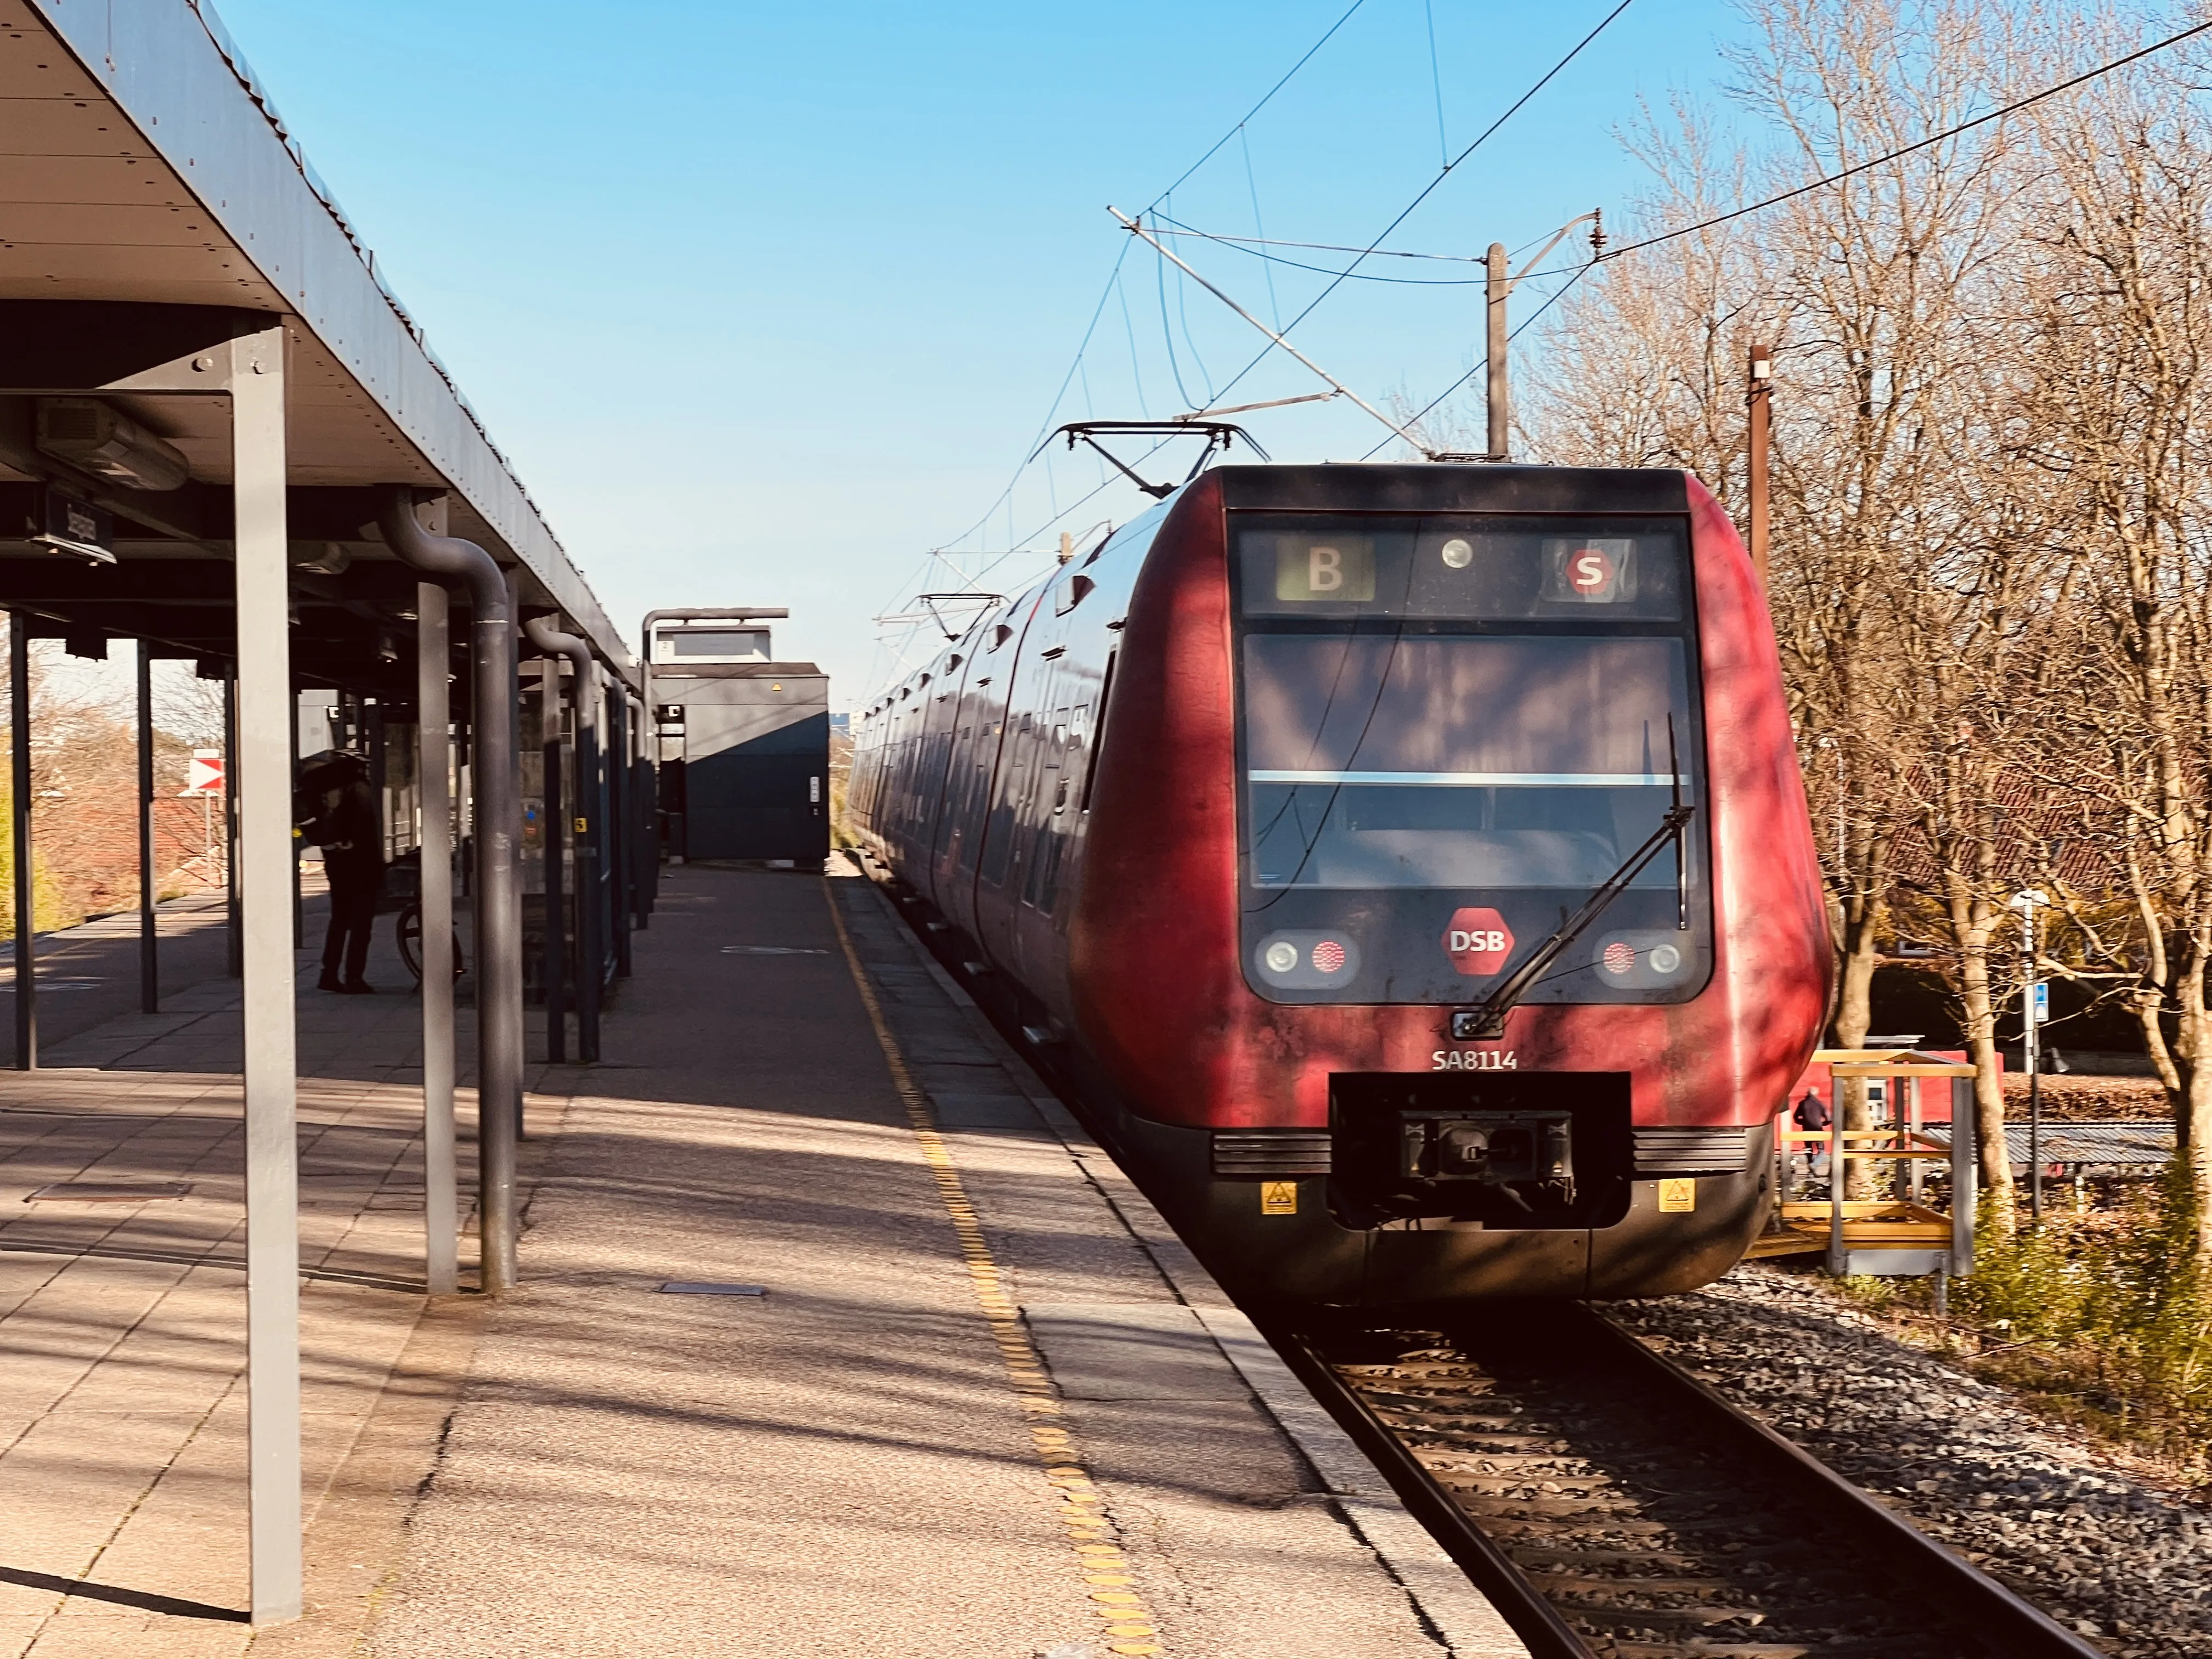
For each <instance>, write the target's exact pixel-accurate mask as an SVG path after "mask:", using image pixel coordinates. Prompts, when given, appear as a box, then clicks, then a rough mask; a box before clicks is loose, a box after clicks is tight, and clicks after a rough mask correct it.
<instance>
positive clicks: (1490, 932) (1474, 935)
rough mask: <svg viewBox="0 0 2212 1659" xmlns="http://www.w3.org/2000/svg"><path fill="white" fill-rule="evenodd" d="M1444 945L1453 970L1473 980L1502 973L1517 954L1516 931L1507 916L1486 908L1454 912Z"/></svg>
mask: <svg viewBox="0 0 2212 1659" xmlns="http://www.w3.org/2000/svg"><path fill="white" fill-rule="evenodd" d="M1443 947H1444V954H1445V955H1446V956H1448V957H1450V958H1451V963H1452V967H1453V968H1454V969H1455V970H1456V971H1457V972H1459V973H1461V974H1463V975H1466V976H1467V977H1468V978H1469V979H1481V978H1484V977H1486V976H1487V975H1491V974H1495V973H1498V972H1500V971H1502V970H1503V969H1504V966H1505V959H1506V958H1507V957H1510V956H1511V955H1512V954H1513V930H1512V929H1511V928H1510V927H1507V926H1506V925H1505V918H1504V916H1501V915H1498V912H1497V911H1495V910H1492V909H1489V908H1468V909H1464V910H1455V911H1453V912H1452V919H1451V925H1450V926H1449V927H1447V928H1445V929H1444V936H1443Z"/></svg>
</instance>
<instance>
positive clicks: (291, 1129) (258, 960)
mask: <svg viewBox="0 0 2212 1659" xmlns="http://www.w3.org/2000/svg"><path fill="white" fill-rule="evenodd" d="M230 358H231V362H230V369H231V374H230V380H231V385H230V393H231V420H232V427H231V442H232V450H233V459H232V465H233V471H234V478H235V483H234V490H235V494H236V522H237V531H236V541H237V594H238V599H237V616H238V655H237V661H236V669H235V674H234V679H233V680H232V681H231V682H230V684H232V685H234V687H235V693H234V699H233V708H234V757H233V759H232V762H231V765H230V774H229V777H228V780H227V781H228V784H229V786H230V791H231V798H232V800H233V801H234V803H235V805H234V809H233V811H234V814H235V819H236V823H237V825H238V829H237V840H236V849H237V853H236V859H235V862H234V867H233V869H232V871H231V888H232V891H233V894H234V905H235V907H236V909H235V914H236V915H237V916H238V919H239V929H238V935H237V938H238V945H239V958H240V964H239V965H240V972H241V975H242V977H243V979H244V981H245V984H244V987H243V992H242V996H243V1004H244V1013H245V1035H246V1461H247V1476H246V1478H247V1487H248V1494H249V1500H250V1522H249V1524H250V1528H251V1534H252V1537H251V1559H252V1602H253V1609H252V1611H253V1622H254V1623H255V1624H256V1625H273V1624H281V1623H283V1622H285V1621H286V1620H293V1619H297V1618H298V1617H299V1616H300V1608H301V1548H300V1514H301V1502H300V1238H299V1145H298V1129H297V1126H296V1121H295V1118H296V1108H297V1095H298V1078H297V1066H296V1060H297V1024H296V1018H295V994H294V986H293V975H294V959H293V955H292V915H291V909H292V905H291V878H292V760H293V757H292V708H293V703H294V698H293V694H292V651H291V639H290V629H291V616H290V605H289V599H290V593H289V588H290V570H289V560H288V559H287V557H286V549H287V526H286V519H285V499H284V485H285V456H284V331H283V328H282V326H279V327H276V328H272V329H268V330H265V331H263V332H261V333H258V334H252V335H248V336H246V337H245V338H243V339H239V340H234V341H233V342H232V343H231V348H230Z"/></svg>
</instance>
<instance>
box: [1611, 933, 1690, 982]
mask: <svg viewBox="0 0 2212 1659" xmlns="http://www.w3.org/2000/svg"><path fill="white" fill-rule="evenodd" d="M1691 957H1692V945H1690V943H1689V941H1688V940H1687V939H1686V938H1685V937H1684V935H1683V934H1682V933H1680V931H1679V930H1677V929H1675V928H1672V927H1666V928H1656V927H1655V928H1636V929H1633V930H1630V929H1623V930H1622V931H1621V932H1620V933H1607V934H1606V935H1605V936H1604V937H1603V938H1601V939H1599V940H1598V941H1597V944H1596V948H1595V951H1593V952H1592V956H1591V962H1590V965H1591V966H1592V967H1594V968H1595V969H1597V975H1598V978H1599V979H1600V980H1601V981H1603V982H1604V983H1606V984H1607V985H1612V986H1617V987H1620V989H1622V990H1625V991H1626V990H1657V989H1661V988H1662V987H1666V986H1669V985H1679V984H1680V983H1681V982H1682V981H1684V980H1686V979H1687V978H1688V977H1689V975H1690V969H1691V965H1692V964H1691Z"/></svg>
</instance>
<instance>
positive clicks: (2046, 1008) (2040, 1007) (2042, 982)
mask: <svg viewBox="0 0 2212 1659" xmlns="http://www.w3.org/2000/svg"><path fill="white" fill-rule="evenodd" d="M2050 1018H2051V981H2049V980H2047V979H2039V980H2038V981H2035V1023H2036V1024H2038V1025H2041V1024H2044V1023H2045V1022H2046V1021H2047V1020H2049V1019H2050Z"/></svg>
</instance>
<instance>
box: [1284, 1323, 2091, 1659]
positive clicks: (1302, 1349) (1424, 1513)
mask: <svg viewBox="0 0 2212 1659" xmlns="http://www.w3.org/2000/svg"><path fill="white" fill-rule="evenodd" d="M1556 1313H1557V1314H1558V1316H1559V1318H1560V1319H1561V1321H1562V1322H1563V1325H1564V1326H1565V1327H1567V1328H1571V1327H1573V1326H1577V1325H1579V1326H1582V1327H1583V1328H1582V1329H1580V1330H1575V1331H1573V1332H1572V1334H1573V1335H1574V1336H1577V1337H1582V1338H1586V1339H1587V1340H1588V1341H1589V1343H1590V1344H1591V1345H1592V1346H1594V1347H1595V1348H1596V1349H1598V1350H1599V1351H1600V1352H1602V1353H1603V1354H1604V1355H1605V1357H1606V1358H1607V1359H1611V1360H1613V1361H1616V1362H1618V1364H1619V1365H1620V1368H1621V1369H1622V1370H1633V1371H1638V1372H1640V1373H1641V1374H1642V1375H1641V1381H1643V1382H1644V1383H1646V1384H1648V1385H1649V1387H1650V1389H1651V1390H1652V1391H1653V1394H1654V1395H1655V1397H1656V1395H1668V1396H1671V1397H1672V1398H1671V1401H1670V1403H1672V1404H1674V1405H1675V1406H1677V1407H1682V1408H1684V1409H1685V1410H1686V1412H1688V1413H1690V1414H1692V1416H1694V1417H1695V1418H1696V1419H1698V1420H1699V1422H1700V1423H1701V1425H1704V1426H1705V1427H1707V1428H1709V1429H1711V1431H1714V1436H1715V1440H1716V1442H1717V1443H1719V1444H1721V1445H1723V1446H1725V1447H1726V1448H1728V1449H1729V1451H1731V1452H1732V1453H1734V1454H1735V1456H1736V1457H1737V1458H1738V1459H1739V1460H1740V1462H1741V1464H1742V1465H1743V1466H1745V1467H1746V1468H1747V1469H1748V1471H1749V1475H1750V1479H1751V1480H1754V1481H1765V1482H1767V1483H1771V1485H1773V1486H1777V1487H1779V1488H1780V1489H1782V1490H1783V1491H1784V1492H1786V1493H1787V1494H1788V1495H1789V1496H1790V1497H1791V1498H1795V1499H1796V1501H1798V1502H1800V1503H1802V1504H1807V1505H1808V1507H1811V1508H1813V1509H1814V1510H1815V1511H1816V1512H1817V1513H1820V1514H1821V1515H1823V1516H1827V1517H1830V1518H1831V1519H1832V1520H1833V1521H1834V1522H1835V1523H1836V1524H1837V1525H1838V1527H1839V1528H1842V1529H1844V1531H1846V1532H1848V1534H1850V1536H1851V1537H1852V1538H1853V1540H1854V1541H1856V1542H1857V1545H1858V1546H1859V1547H1860V1548H1861V1549H1863V1550H1864V1551H1865V1552H1866V1553H1869V1555H1871V1556H1873V1557H1875V1558H1876V1559H1878V1560H1879V1561H1881V1563H1882V1564H1883V1565H1886V1566H1888V1567H1890V1568H1892V1569H1893V1570H1897V1571H1901V1572H1903V1573H1905V1574H1909V1575H1910V1576H1911V1577H1912V1578H1913V1579H1914V1580H1915V1581H1917V1583H1918V1584H1919V1585H1920V1587H1921V1588H1922V1589H1924V1590H1925V1591H1927V1592H1928V1593H1929V1595H1931V1596H1932V1597H1934V1598H1936V1601H1938V1603H1939V1604H1940V1605H1941V1606H1942V1607H1944V1609H1945V1611H1946V1613H1948V1614H1949V1615H1950V1617H1951V1618H1952V1619H1953V1620H1956V1621H1958V1622H1960V1623H1964V1624H1968V1625H1971V1626H1972V1627H1973V1628H1974V1629H1975V1630H1976V1631H1977V1632H1980V1633H1981V1634H1982V1636H1983V1638H1984V1641H1985V1643H1986V1650H1987V1651H1988V1652H1989V1653H1991V1654H2001V1655H2002V1656H2004V1659H2104V1656H2103V1650H2101V1649H2100V1648H2098V1647H2096V1646H2094V1645H2093V1644H2090V1643H2088V1642H2086V1641H2084V1640H2083V1639H2082V1638H2081V1637H2079V1636H2077V1635H2075V1633H2074V1632H2071V1631H2069V1630H2068V1629H2066V1628H2065V1627H2064V1626H2062V1625H2060V1624H2059V1623H2057V1620H2053V1619H2052V1618H2051V1616H2050V1615H2049V1614H2048V1613H2045V1612H2043V1611H2042V1609H2040V1608H2039V1607H2035V1606H2034V1605H2033V1603H2031V1602H2029V1601H2026V1600H2024V1599H2023V1598H2022V1597H2021V1596H2019V1595H2015V1593H2014V1592H2013V1591H2011V1590H2009V1589H2006V1588H2005V1587H2004V1586H2003V1585H2002V1584H2001V1583H1998V1582H1997V1581H1996V1579H1994V1578H1992V1577H1990V1576H1989V1575H1988V1574H1987V1573H1985V1572H1984V1571H1981V1569H1980V1568H1978V1567H1977V1566H1975V1565H1973V1564H1972V1563H1971V1562H1969V1561H1967V1560H1966V1559H1964V1558H1963V1557H1961V1556H1960V1555H1958V1554H1956V1553H1954V1552H1953V1551H1952V1550H1950V1549H1949V1548H1948V1547H1946V1546H1945V1545H1943V1544H1942V1542H1941V1541H1938V1540H1936V1539H1934V1538H1931V1537H1929V1535H1928V1534H1925V1533H1923V1532H1922V1531H1921V1530H1920V1529H1919V1528H1917V1527H1915V1526H1914V1525H1913V1524H1912V1523H1911V1522H1910V1521H1908V1520H1906V1519H1905V1517H1904V1516H1900V1515H1899V1514H1897V1513H1895V1512H1894V1511H1893V1510H1890V1509H1889V1508H1887V1506H1886V1505H1884V1504H1882V1503H1881V1501H1880V1500H1878V1499H1876V1498H1874V1497H1873V1496H1872V1495H1870V1494H1869V1493H1868V1492H1865V1491H1864V1490H1863V1489H1862V1488H1860V1487H1859V1486H1856V1485H1854V1484H1853V1483H1852V1482H1851V1481H1850V1480H1847V1479H1845V1478H1844V1476H1843V1475H1841V1474H1838V1473H1837V1472H1836V1471H1835V1470H1833V1469H1832V1468H1829V1467H1828V1466H1827V1465H1826V1464H1825V1463H1823V1462H1820V1460H1819V1459H1818V1458H1816V1457H1814V1455H1812V1454H1811V1453H1809V1452H1808V1451H1807V1450H1806V1449H1804V1448H1803V1447H1802V1446H1800V1445H1798V1444H1796V1443H1795V1442H1794V1441H1791V1440H1790V1439H1788V1438H1786V1437H1784V1436H1783V1435H1781V1434H1778V1433H1777V1432H1776V1431H1774V1430H1772V1429H1771V1428H1769V1427H1768V1426H1767V1425H1765V1424H1764V1423H1762V1422H1760V1421H1759V1419H1757V1418H1755V1417H1753V1416H1752V1415H1751V1414H1750V1413H1747V1412H1745V1411H1744V1410H1742V1409H1741V1407H1737V1406H1735V1405H1734V1404H1732V1403H1731V1402H1730V1401H1728V1400H1726V1399H1725V1398H1723V1396H1722V1395H1720V1394H1719V1393H1718V1392H1717V1390H1715V1389H1713V1388H1712V1387H1711V1385H1709V1384H1707V1383H1703V1382H1701V1381H1699V1379H1698V1378H1697V1377H1694V1376H1691V1375H1690V1374H1689V1373H1688V1372H1687V1371H1686V1370H1683V1369H1682V1368H1681V1367H1680V1366H1679V1365H1677V1364H1674V1362H1673V1361H1672V1360H1670V1359H1668V1358H1667V1357H1666V1356H1665V1355H1663V1354H1661V1353H1659V1352H1656V1351H1655V1350H1653V1349H1651V1348H1650V1347H1648V1346H1645V1345H1644V1343H1643V1342H1642V1341H1641V1340H1638V1338H1637V1337H1636V1336H1635V1335H1634V1334H1632V1333H1631V1332H1629V1331H1628V1330H1626V1329H1625V1328H1623V1327H1621V1326H1620V1324H1618V1323H1616V1322H1614V1321H1613V1319H1612V1318H1610V1317H1609V1316H1607V1315H1606V1314H1604V1313H1602V1312H1601V1311H1599V1310H1597V1309H1595V1308H1592V1307H1589V1306H1587V1305H1583V1306H1580V1307H1578V1308H1576V1309H1573V1310H1570V1309H1569V1308H1568V1307H1565V1306H1562V1307H1561V1308H1559V1309H1558V1310H1556ZM1261 1325H1262V1328H1263V1330H1264V1331H1265V1333H1266V1334H1267V1339H1268V1340H1269V1341H1270V1342H1272V1343H1273V1345H1274V1346H1275V1348H1276V1350H1277V1351H1278V1352H1280V1353H1281V1354H1282V1355H1283V1357H1284V1358H1285V1361H1286V1362H1287V1363H1288V1364H1290V1366H1291V1369H1292V1370H1295V1371H1296V1372H1297V1374H1298V1376H1299V1380H1300V1381H1302V1382H1304V1383H1305V1384H1306V1386H1307V1387H1308V1388H1309V1389H1310V1390H1311V1391H1312V1392H1313V1394H1314V1396H1315V1397H1316V1399H1318V1400H1319V1401H1321V1402H1322V1405H1323V1406H1324V1407H1327V1408H1328V1411H1329V1413H1330V1414H1331V1415H1332V1416H1334V1418H1335V1419H1337V1421H1338V1422H1339V1423H1340V1425H1342V1426H1343V1428H1344V1429H1345V1431H1346V1433H1348V1434H1349V1435H1350V1436H1351V1437H1352V1440H1353V1441H1354V1442H1355V1443H1357V1444H1358V1446H1359V1448H1360V1449H1361V1450H1362V1451H1364V1452H1365V1453H1366V1454H1367V1455H1368V1456H1369V1458H1370V1459H1371V1460H1372V1461H1373V1462H1374V1464H1375V1466H1376V1468H1377V1469H1378V1470H1380V1471H1381V1472H1382V1474H1383V1477H1384V1479H1386V1480H1389V1483H1390V1485H1391V1487H1392V1488H1393V1489H1394V1490H1395V1492H1397V1493H1398V1495H1399V1497H1400V1498H1401V1499H1402V1500H1403V1501H1404V1502H1405V1504H1406V1507H1407V1510H1410V1511H1411V1512H1412V1513H1413V1515H1414V1516H1415V1517H1416V1518H1417V1519H1419V1521H1420V1522H1421V1523H1422V1524H1423V1525H1424V1526H1425V1527H1426V1528H1428V1530H1429V1532H1430V1534H1431V1535H1432V1536H1433V1537H1434V1538H1435V1539H1436V1540H1437V1543H1438V1544H1439V1545H1441V1546H1442V1547H1443V1550H1444V1552H1445V1553H1447V1554H1448V1555H1449V1556H1450V1557H1451V1558H1452V1559H1453V1560H1454V1561H1455V1562H1456V1563H1458V1565H1460V1567H1461V1568H1462V1570H1463V1571H1466V1573H1467V1574H1468V1577H1470V1578H1471V1579H1472V1580H1474V1583H1475V1585H1476V1587H1477V1588H1478V1589H1480V1590H1482V1591H1483V1593H1484V1594H1485V1595H1488V1596H1489V1597H1490V1598H1491V1600H1492V1602H1493V1603H1494V1604H1495V1605H1496V1607H1497V1608H1498V1612H1499V1613H1500V1614H1501V1615H1502V1616H1503V1617H1504V1620H1506V1622H1507V1623H1508V1624H1510V1626H1512V1627H1513V1630H1514V1632H1515V1633H1516V1635H1518V1636H1519V1637H1520V1638H1521V1639H1522V1641H1523V1642H1525V1643H1527V1644H1528V1650H1529V1653H1530V1655H1531V1656H1532V1659H1602V1656H1601V1655H1600V1654H1599V1653H1598V1651H1597V1650H1595V1649H1594V1648H1593V1647H1591V1646H1590V1645H1589V1643H1588V1641H1586V1640H1585V1638H1583V1636H1582V1635H1581V1633H1580V1632H1577V1631H1576V1630H1575V1629H1573V1628H1572V1626H1570V1625H1569V1624H1568V1623H1567V1622H1566V1620H1565V1618H1564V1617H1563V1616H1562V1614H1561V1613H1560V1611H1559V1609H1558V1608H1557V1607H1555V1606H1554V1605H1553V1603H1552V1602H1551V1601H1550V1600H1549V1599H1548V1598H1547V1597H1546V1596H1545V1595H1544V1593H1543V1591H1542V1590H1541V1589H1538V1588H1537V1586H1536V1585H1535V1583H1534V1581H1533V1580H1531V1579H1530V1578H1529V1577H1528V1575H1527V1574H1526V1573H1524V1572H1523V1571H1522V1569H1521V1568H1520V1566H1519V1565H1517V1564H1516V1562H1514V1561H1513V1559H1511V1558H1510V1556H1509V1555H1507V1553H1505V1552H1504V1549H1503V1548H1502V1547H1500V1546H1499V1545H1498V1542H1497V1541H1495V1540H1493V1539H1492V1537H1491V1536H1490V1535H1489V1534H1487V1533H1486V1532H1485V1531H1484V1530H1483V1528H1482V1526H1481V1524H1480V1522H1477V1521H1476V1520H1475V1519H1474V1517H1473V1516H1469V1515H1468V1513H1467V1512H1466V1511H1465V1510H1462V1508H1461V1507H1460V1506H1459V1504H1457V1503H1456V1502H1455V1501H1454V1499H1453V1498H1452V1496H1451V1494H1450V1492H1449V1491H1448V1490H1447V1489H1446V1488H1445V1487H1444V1486H1443V1484H1442V1483H1441V1482H1439V1481H1438V1480H1437V1479H1436V1478H1435V1477H1434V1476H1433V1475H1432V1474H1430V1472H1429V1471H1428V1469H1427V1468H1425V1467H1424V1466H1423V1465H1422V1463H1421V1462H1419V1459H1418V1458H1416V1457H1415V1456H1414V1455H1413V1453H1412V1451H1411V1450H1409V1449H1407V1446H1406V1444H1405V1443H1403V1441H1401V1439H1400V1437H1399V1435H1398V1433H1397V1431H1395V1430H1393V1429H1392V1428H1391V1427H1390V1426H1389V1425H1388V1424H1386V1423H1385V1422H1384V1421H1383V1419H1382V1418H1381V1416H1380V1415H1379V1414H1378V1413H1376V1411H1375V1409H1374V1408H1373V1407H1370V1405H1369V1404H1368V1403H1367V1401H1365V1400H1364V1399H1363V1398H1361V1396H1360V1395H1359V1394H1358V1390H1356V1389H1353V1388H1352V1386H1351V1385H1350V1384H1349V1383H1346V1382H1345V1381H1344V1379H1343V1378H1342V1377H1340V1376H1339V1375H1338V1374H1337V1372H1336V1370H1335V1368H1334V1365H1333V1364H1331V1363H1330V1362H1329V1361H1328V1358H1326V1357H1325V1355H1324V1354H1323V1352H1322V1346H1321V1342H1320V1340H1317V1339H1316V1337H1314V1336H1312V1335H1310V1334H1307V1333H1306V1332H1305V1331H1304V1330H1302V1329H1300V1328H1297V1327H1296V1326H1295V1325H1293V1324H1291V1323H1288V1322H1285V1321H1282V1320H1280V1319H1278V1320H1275V1321H1267V1320H1262V1321H1261Z"/></svg>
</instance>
